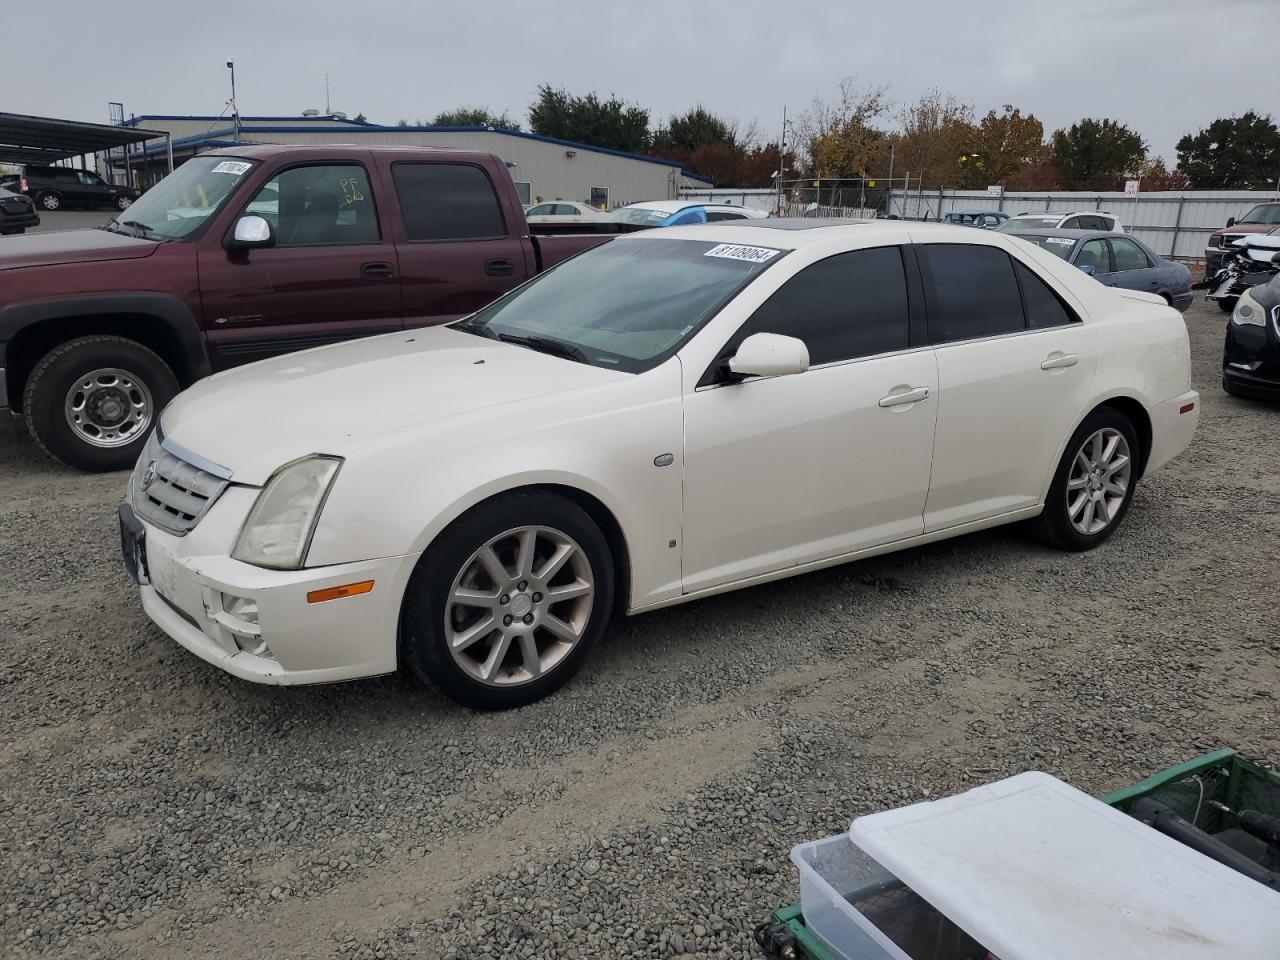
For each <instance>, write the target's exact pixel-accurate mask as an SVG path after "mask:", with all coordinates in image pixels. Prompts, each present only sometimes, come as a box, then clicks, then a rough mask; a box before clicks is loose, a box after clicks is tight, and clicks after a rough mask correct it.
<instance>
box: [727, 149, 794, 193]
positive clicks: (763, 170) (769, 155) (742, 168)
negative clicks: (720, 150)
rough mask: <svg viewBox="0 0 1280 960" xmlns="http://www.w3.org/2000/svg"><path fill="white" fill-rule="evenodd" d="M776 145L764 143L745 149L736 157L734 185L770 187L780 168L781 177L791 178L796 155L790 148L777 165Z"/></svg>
mask: <svg viewBox="0 0 1280 960" xmlns="http://www.w3.org/2000/svg"><path fill="white" fill-rule="evenodd" d="M780 159H783V158H779V156H778V145H777V144H776V143H766V144H764V145H763V146H760V147H753V148H751V149H750V150H747V151H746V152H745V153H743V154H742V156H740V157H739V158H738V166H737V169H735V170H734V174H733V186H735V187H772V186H774V175H775V174H777V173H778V171H779V169H781V170H782V179H783V180H784V181H785V180H791V179H794V178H795V176H796V155H795V154H794V153H792V152H791V151H790V150H788V151H787V155H786V157H785V158H784V162H783V164H782V166H781V168H780V167H779V160H780Z"/></svg>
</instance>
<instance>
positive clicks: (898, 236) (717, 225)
mask: <svg viewBox="0 0 1280 960" xmlns="http://www.w3.org/2000/svg"><path fill="white" fill-rule="evenodd" d="M907 234H910V237H911V241H912V242H914V243H929V242H932V241H939V240H944V241H952V242H955V241H957V240H959V239H962V238H963V241H964V242H966V243H981V244H987V245H990V246H999V247H1004V248H1005V249H1008V248H1007V247H1005V244H1006V243H1007V242H1008V241H1009V239H1010V237H1009V235H1007V234H1003V233H996V232H994V231H992V230H974V229H973V228H972V227H961V226H956V225H954V224H945V223H921V222H918V221H906V220H888V219H880V220H826V219H818V218H810V217H803V218H800V217H792V218H788V217H769V218H768V219H762V220H721V221H716V222H714V223H700V224H693V225H690V226H686V227H663V228H660V229H657V230H642V231H640V232H638V233H632V234H627V235H626V236H623V237H619V238H618V239H617V240H615V241H614V242H615V243H618V242H623V241H628V242H629V241H631V240H643V239H657V238H671V239H679V240H703V241H706V240H710V241H712V242H714V243H735V244H742V245H744V246H752V245H757V246H762V247H773V248H776V249H782V250H799V249H801V248H802V247H807V246H809V245H811V244H814V245H816V244H824V243H830V242H833V241H841V240H847V241H848V242H849V243H850V245H851V249H852V248H857V247H863V246H868V245H874V244H875V242H876V241H877V240H881V239H883V240H884V242H885V243H893V244H897V243H904V242H906V241H905V240H904V236H905V235H907Z"/></svg>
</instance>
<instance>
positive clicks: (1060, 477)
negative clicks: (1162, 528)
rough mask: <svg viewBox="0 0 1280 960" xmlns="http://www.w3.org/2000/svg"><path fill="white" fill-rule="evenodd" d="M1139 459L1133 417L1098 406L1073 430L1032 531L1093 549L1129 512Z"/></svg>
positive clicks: (1061, 545) (1059, 543)
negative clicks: (1121, 461) (1122, 461)
mask: <svg viewBox="0 0 1280 960" xmlns="http://www.w3.org/2000/svg"><path fill="white" fill-rule="evenodd" d="M1121 457H1123V458H1125V460H1124V463H1123V464H1121V463H1120V458H1121ZM1141 462H1142V451H1141V448H1140V447H1139V446H1138V434H1137V431H1136V430H1134V428H1133V424H1132V423H1130V422H1129V418H1128V417H1126V416H1125V415H1124V414H1122V413H1121V412H1120V411H1118V410H1116V409H1114V408H1112V407H1099V408H1098V409H1097V410H1095V411H1093V413H1091V414H1089V416H1088V417H1086V418H1085V420H1084V423H1082V424H1080V426H1079V428H1078V429H1077V430H1076V432H1075V433H1074V434H1072V436H1071V441H1070V442H1069V443H1068V444H1067V449H1066V451H1065V452H1064V453H1063V454H1062V460H1061V461H1059V463H1058V469H1057V470H1056V471H1055V473H1054V475H1053V482H1052V484H1051V485H1050V487H1049V495H1048V496H1047V497H1046V498H1045V504H1044V512H1043V513H1041V514H1040V516H1038V517H1037V518H1036V519H1035V520H1033V521H1032V529H1033V531H1034V532H1035V533H1036V535H1037V536H1038V537H1039V538H1040V539H1041V540H1043V541H1045V542H1046V543H1048V544H1050V545H1051V546H1055V547H1057V548H1058V549H1060V550H1071V551H1083V550H1092V549H1093V548H1094V547H1096V546H1098V545H1100V544H1101V543H1103V542H1105V541H1106V540H1107V539H1108V538H1109V537H1110V536H1111V535H1112V534H1113V533H1115V531H1116V529H1117V528H1118V527H1119V526H1120V524H1121V523H1123V522H1124V518H1125V516H1126V515H1127V514H1128V512H1129V507H1130V505H1131V504H1132V503H1133V492H1134V489H1135V488H1136V487H1137V481H1138V467H1139V464H1140V463H1141ZM1104 517H1105V522H1103V518H1104Z"/></svg>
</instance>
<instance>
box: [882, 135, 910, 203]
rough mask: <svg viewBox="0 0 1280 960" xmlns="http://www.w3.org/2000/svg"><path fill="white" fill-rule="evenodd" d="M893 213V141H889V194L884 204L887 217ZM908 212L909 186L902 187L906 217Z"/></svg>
mask: <svg viewBox="0 0 1280 960" xmlns="http://www.w3.org/2000/svg"><path fill="white" fill-rule="evenodd" d="M891 213H893V141H892V140H890V141H889V194H888V199H887V200H886V201H885V204H884V215H885V216H886V217H887V216H889V215H890V214H891ZM906 213H907V188H906V185H905V184H904V185H903V188H902V214H903V216H904V217H905V216H906Z"/></svg>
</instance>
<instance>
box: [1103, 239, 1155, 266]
mask: <svg viewBox="0 0 1280 960" xmlns="http://www.w3.org/2000/svg"><path fill="white" fill-rule="evenodd" d="M1111 252H1112V253H1114V254H1115V257H1116V270H1117V271H1119V270H1145V269H1147V267H1149V266H1151V264H1150V262H1149V261H1148V260H1147V254H1146V252H1145V251H1144V250H1143V249H1142V248H1141V247H1140V246H1138V245H1137V244H1136V243H1134V242H1133V241H1132V240H1130V239H1129V238H1128V237H1117V238H1116V239H1114V240H1112V241H1111Z"/></svg>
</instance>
